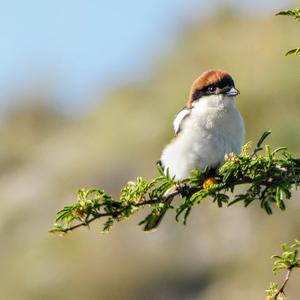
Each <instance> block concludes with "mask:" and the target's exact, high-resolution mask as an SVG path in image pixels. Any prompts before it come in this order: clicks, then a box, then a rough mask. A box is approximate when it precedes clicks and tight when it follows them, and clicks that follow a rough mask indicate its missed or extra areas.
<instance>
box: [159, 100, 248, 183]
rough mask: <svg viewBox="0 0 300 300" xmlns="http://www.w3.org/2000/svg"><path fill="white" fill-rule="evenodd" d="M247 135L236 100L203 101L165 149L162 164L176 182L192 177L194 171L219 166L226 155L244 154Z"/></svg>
mask: <svg viewBox="0 0 300 300" xmlns="http://www.w3.org/2000/svg"><path fill="white" fill-rule="evenodd" d="M212 97H215V98H213V99H212ZM178 127H179V125H178ZM244 132H245V130H244V123H243V120H242V117H241V115H240V113H239V112H238V110H237V109H236V107H235V100H234V99H233V98H232V97H227V98H223V97H221V96H210V97H208V98H207V99H201V100H200V101H198V102H196V103H195V106H194V107H193V109H192V110H191V112H190V115H189V116H188V117H186V118H185V120H184V126H183V128H182V129H181V131H180V133H179V135H178V136H177V137H176V138H175V139H174V140H173V141H172V142H171V143H170V144H169V145H167V146H166V148H165V149H164V150H163V153H162V156H161V162H162V164H163V166H164V168H165V169H167V168H168V169H169V172H170V175H171V176H175V177H176V179H184V178H187V177H189V176H190V174H191V171H192V170H193V169H199V170H202V171H203V170H205V169H206V168H216V167H219V166H221V165H222V164H223V163H224V155H225V154H226V153H230V152H235V153H239V152H240V149H241V146H242V145H243V143H244Z"/></svg>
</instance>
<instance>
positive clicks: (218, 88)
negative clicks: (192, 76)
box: [187, 70, 240, 108]
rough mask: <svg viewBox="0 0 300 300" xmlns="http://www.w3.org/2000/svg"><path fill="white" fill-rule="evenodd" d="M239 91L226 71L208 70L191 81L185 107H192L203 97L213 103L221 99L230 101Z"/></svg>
mask: <svg viewBox="0 0 300 300" xmlns="http://www.w3.org/2000/svg"><path fill="white" fill-rule="evenodd" d="M239 93H240V92H239V91H238V90H237V89H236V88H235V85H234V81H233V79H232V77H231V76H230V75H229V74H228V73H226V72H224V71H222V70H208V71H205V72H204V73H202V74H201V75H200V76H199V77H198V78H197V79H196V80H195V81H194V82H193V84H192V87H191V91H190V95H189V100H188V102H187V107H188V108H192V107H193V106H195V104H196V103H199V102H200V101H201V100H203V99H206V100H207V101H208V102H213V103H214V104H216V103H220V102H223V100H228V101H230V102H232V101H231V100H233V99H234V97H235V96H236V95H238V94H239Z"/></svg>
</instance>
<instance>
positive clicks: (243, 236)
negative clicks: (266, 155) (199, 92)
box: [0, 9, 300, 300]
mask: <svg viewBox="0 0 300 300" xmlns="http://www.w3.org/2000/svg"><path fill="white" fill-rule="evenodd" d="M298 27H299V26H297V24H296V25H295V24H293V22H291V21H290V20H288V19H285V18H275V17H274V16H270V17H268V18H267V17H259V16H255V17H254V16H252V17H249V16H246V15H241V14H239V13H234V12H233V11H232V10H227V9H224V10H220V11H218V12H216V15H215V16H214V17H212V18H207V19H206V20H203V21H202V22H200V23H198V24H197V23H196V24H193V25H190V26H189V28H186V29H185V30H182V33H181V36H180V37H178V43H177V45H175V46H174V47H173V48H172V49H169V50H166V53H164V54H163V55H162V56H161V57H159V58H158V59H157V62H156V64H155V65H153V66H152V69H153V72H152V74H151V76H149V77H147V78H144V77H142V76H141V77H142V79H140V80H136V81H133V82H132V83H128V84H127V85H120V86H117V87H116V88H115V89H114V90H113V91H112V92H111V93H110V94H108V95H107V96H106V99H105V102H104V103H100V99H99V101H97V97H96V101H95V105H94V107H91V110H90V111H89V112H87V113H86V114H85V115H84V116H83V117H78V118H76V119H74V120H70V119H66V118H65V117H62V116H61V115H59V114H58V113H57V112H56V111H55V110H54V109H53V108H52V107H51V106H49V104H47V103H48V100H47V99H48V98H49V97H48V95H45V94H43V93H42V94H41V95H37V97H36V98H35V99H33V102H32V106H31V107H29V108H28V107H27V108H26V109H24V108H22V107H20V108H19V110H16V111H14V112H12V113H11V114H10V117H8V118H7V119H6V120H5V122H3V123H2V124H1V127H0V133H1V137H2V144H1V149H0V167H1V168H0V188H1V208H2V209H1V212H0V214H1V218H0V219H1V221H0V226H1V227H0V230H1V231H0V232H1V238H2V239H1V240H2V242H1V268H0V286H1V293H2V296H3V298H4V299H31V300H32V299H33V300H34V299H41V298H43V299H66V298H69V299H75V300H76V299H78V300H79V299H105V300H110V299H111V300H115V299H133V300H134V299H146V300H147V299H149V300H150V299H202V300H203V299H204V300H212V299H218V298H219V297H220V295H226V298H227V299H231V300H235V299H241V298H243V299H261V298H263V296H264V293H263V291H264V290H265V288H266V286H268V283H269V280H270V279H272V278H273V277H272V276H273V275H272V272H271V269H272V261H271V260H270V259H269V256H270V254H272V253H276V252H277V250H278V245H279V244H281V243H282V242H284V241H287V242H289V241H292V240H293V239H294V237H299V226H300V221H299V209H300V204H299V197H300V195H299V191H295V192H294V195H293V199H292V200H291V201H289V202H288V206H287V210H286V211H285V212H284V213H282V212H280V211H277V212H275V214H274V215H273V216H272V217H271V218H270V217H268V216H267V215H266V214H265V213H264V212H263V211H261V210H260V209H259V208H258V207H255V206H253V207H249V208H248V209H247V210H245V209H244V208H243V207H240V206H238V205H237V206H236V207H231V208H230V209H221V210H220V209H219V208H217V206H216V205H211V203H210V202H209V201H207V202H205V203H203V204H201V205H200V206H199V207H196V209H195V210H193V212H192V214H191V216H190V220H189V224H188V226H186V227H184V226H182V225H181V224H177V223H175V222H174V220H173V216H166V220H165V221H164V223H163V224H162V226H160V229H159V231H157V232H155V233H149V234H145V233H144V232H142V231H141V230H140V228H138V226H136V223H137V222H138V221H139V220H140V219H141V218H142V217H143V215H137V217H136V218H134V219H133V220H131V221H129V222H128V223H127V224H126V226H124V224H122V223H121V224H116V226H115V227H114V228H113V230H112V232H111V233H110V235H100V234H99V231H100V230H99V225H97V224H95V225H92V228H93V230H91V231H90V232H88V233H87V232H85V230H80V231H78V232H74V233H73V234H72V235H68V236H67V237H65V238H64V239H60V238H58V237H53V236H47V234H46V232H47V230H48V228H49V224H51V222H52V218H53V215H54V214H55V213H56V211H57V208H58V207H62V206H63V205H66V204H68V203H70V202H72V201H73V194H74V192H75V191H76V189H77V188H78V187H81V186H86V187H88V186H101V187H103V188H104V189H105V190H107V191H110V192H111V193H112V194H113V195H115V196H117V195H118V191H119V189H120V187H122V186H123V185H124V184H125V183H126V182H127V181H128V180H130V179H135V178H136V177H137V176H142V177H144V178H152V177H154V176H156V170H155V167H154V162H155V161H156V160H157V158H158V157H159V156H160V151H161V149H162V147H163V145H164V144H165V143H166V142H167V141H169V140H170V138H171V136H172V128H171V122H172V119H173V117H174V115H175V113H176V112H177V111H178V110H179V109H181V107H182V105H183V102H184V101H185V99H186V98H187V96H188V90H189V88H190V85H191V82H192V81H193V80H194V79H195V78H196V77H197V76H198V75H199V73H201V72H202V71H203V70H205V69H207V68H220V67H221V68H223V69H225V70H227V71H228V72H230V73H231V74H232V75H233V77H234V78H235V81H236V86H237V87H238V88H239V90H240V91H241V95H240V96H239V98H238V106H239V108H240V110H241V112H242V114H243V116H244V119H245V123H246V128H247V140H255V141H256V140H257V138H258V137H259V136H260V134H261V132H262V131H263V130H265V129H267V128H271V129H272V132H273V133H272V136H271V138H270V140H269V142H270V143H271V146H272V147H273V148H275V147H277V146H287V147H288V148H289V150H290V151H291V152H292V153H293V154H294V156H298V157H299V153H300V139H299V112H300V101H299V100H300V89H299V83H300V60H299V59H297V58H294V57H287V58H286V57H284V56H283V54H284V52H285V50H286V49H290V48H293V47H295V37H297V36H299V28H298ZM296 46H297V45H296ZM43 99H46V100H44V101H43ZM37 103H44V104H39V105H37ZM41 116H43V117H42V118H41ZM16 137H17V138H16ZM295 274H296V273H295ZM277 276H280V275H277ZM296 276H297V275H296ZM296 276H295V278H292V280H291V281H290V282H289V289H288V294H289V297H290V299H297V294H296V292H297V288H298V282H299V280H298V278H296ZM278 279H279V278H278ZM275 280H276V278H275ZM275 280H274V281H275ZM276 281H277V280H276ZM278 281H279V280H278ZM16 287H17V288H16ZM298 292H299V291H298Z"/></svg>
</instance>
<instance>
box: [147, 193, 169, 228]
mask: <svg viewBox="0 0 300 300" xmlns="http://www.w3.org/2000/svg"><path fill="white" fill-rule="evenodd" d="M173 192H174V188H171V189H170V190H168V191H167V192H166V193H165V195H164V197H166V206H165V207H164V208H163V209H162V210H161V211H160V212H159V214H158V215H155V216H150V218H149V220H147V222H146V224H145V226H144V231H151V230H155V229H156V228H157V227H158V225H159V224H160V222H161V221H162V219H163V217H164V216H165V214H166V212H167V210H168V209H169V207H170V205H171V202H172V200H173V197H170V198H169V199H168V196H169V195H170V194H171V193H173Z"/></svg>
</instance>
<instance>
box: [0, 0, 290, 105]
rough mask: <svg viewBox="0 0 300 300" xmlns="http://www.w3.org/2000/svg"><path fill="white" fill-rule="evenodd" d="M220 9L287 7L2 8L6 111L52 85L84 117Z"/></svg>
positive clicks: (101, 4)
mask: <svg viewBox="0 0 300 300" xmlns="http://www.w3.org/2000/svg"><path fill="white" fill-rule="evenodd" d="M261 2H263V4H262V3H261ZM219 3H222V4H224V3H232V4H233V5H239V6H241V7H242V8H243V9H245V10H249V9H252V10H255V11H257V10H258V8H259V11H260V12H262V11H263V12H264V13H270V14H273V12H274V9H278V8H282V5H283V3H282V1H280V0H270V1H259V0H252V1H237V0H231V1H217V0H214V1H212V0H210V1H208V0H207V1H199V0H198V1H197V0H186V1H182V0H151V1H141V0H128V1H121V0H119V1H113V0H112V1H109V0H106V1H102V0H98V1H97V0H85V1H84V0H81V1H80V0H60V1H59V0H43V1H41V0H27V1H21V0H19V1H16V0H15V1H13V0H11V1H1V0H0V45H1V47H0V99H1V102H2V105H1V108H2V110H3V109H5V107H7V106H8V105H10V103H11V99H10V98H9V97H8V98H7V99H8V100H5V99H6V97H5V96H6V95H7V94H9V93H11V92H14V91H15V90H19V89H20V90H22V87H23V89H24V88H26V87H28V86H31V85H32V84H34V83H39V82H42V81H44V80H49V81H52V82H53V85H54V90H55V92H56V94H55V96H56V97H57V99H59V100H58V102H57V104H58V105H60V106H61V107H64V108H65V109H67V110H68V109H71V108H72V109H75V110H76V109H80V108H82V107H84V105H85V103H86V99H88V97H89V94H90V93H91V92H92V91H93V90H95V89H96V88H97V89H98V90H103V91H105V90H107V89H109V88H110V87H111V86H112V85H113V78H117V79H118V81H121V82H122V81H123V80H124V81H126V80H128V79H130V78H132V77H134V76H138V74H140V73H143V72H145V70H147V67H148V66H151V61H153V60H154V59H155V58H156V57H158V56H159V54H160V53H161V52H163V50H164V49H166V48H168V47H171V45H172V43H174V41H176V33H177V32H178V31H179V30H181V29H182V27H183V26H184V24H186V23H187V22H189V20H190V19H194V20H195V19H199V20H201V17H202V16H203V15H205V14H207V13H210V12H211V11H214V10H215V9H216V6H217V5H218V4H219ZM293 3H294V2H293V1H291V2H290V3H288V1H286V2H285V3H284V5H285V6H287V7H289V6H288V5H290V4H291V5H293Z"/></svg>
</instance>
